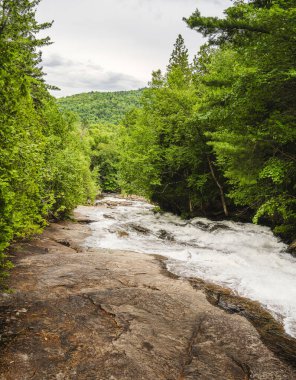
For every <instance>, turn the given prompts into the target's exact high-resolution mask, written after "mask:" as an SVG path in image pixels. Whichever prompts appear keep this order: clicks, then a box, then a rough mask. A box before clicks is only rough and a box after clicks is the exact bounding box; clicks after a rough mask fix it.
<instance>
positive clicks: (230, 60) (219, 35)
mask: <svg viewBox="0 0 296 380" xmlns="http://www.w3.org/2000/svg"><path fill="white" fill-rule="evenodd" d="M184 21H185V22H186V23H187V25H188V26H189V27H190V28H192V29H194V30H196V31H197V32H199V33H201V34H202V35H203V36H204V37H207V38H208V43H207V44H205V45H204V46H203V47H202V48H201V49H200V51H199V52H198V54H197V56H196V57H195V59H194V61H193V62H189V60H188V51H187V49H186V47H185V45H184V40H183V38H182V36H179V37H178V39H177V41H176V44H175V46H174V50H173V53H172V56H171V59H170V62H169V64H168V66H167V70H166V72H164V73H162V72H161V71H155V72H154V73H153V75H152V80H151V83H150V85H149V88H148V89H147V90H145V91H144V94H143V96H142V99H141V107H140V108H138V109H135V110H133V111H132V112H130V113H129V114H128V115H127V116H126V117H125V119H124V122H123V125H124V130H123V132H121V136H120V137H119V139H118V144H119V149H118V152H119V153H118V154H119V156H120V159H119V164H118V180H119V183H120V187H121V188H122V189H123V190H124V191H126V192H128V193H140V194H143V195H145V196H148V197H149V198H150V199H152V200H154V201H156V202H158V203H159V204H160V205H161V206H162V207H163V208H165V209H167V210H172V211H174V212H177V213H179V214H182V215H184V216H185V217H186V216H192V215H204V216H210V217H215V218H216V217H232V218H237V219H240V220H242V219H243V220H249V221H251V220H252V221H253V222H255V223H258V222H261V223H265V224H268V225H270V226H271V227H272V228H273V229H274V231H275V232H276V233H278V234H280V235H281V236H282V237H284V238H285V239H287V240H292V239H295V237H296V147H295V139H296V128H295V127H296V71H295V67H296V43H295V42H296V27H295V26H296V8H295V3H294V1H289V0H288V1H284V0H251V1H248V2H246V1H236V2H235V3H234V5H233V6H231V7H230V8H228V9H227V10H226V11H225V18H221V19H219V18H216V17H202V16H201V14H200V12H199V11H198V10H196V11H195V12H194V13H193V14H192V15H191V16H190V17H189V18H187V19H184Z"/></svg>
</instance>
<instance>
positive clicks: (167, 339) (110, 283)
mask: <svg viewBox="0 0 296 380" xmlns="http://www.w3.org/2000/svg"><path fill="white" fill-rule="evenodd" d="M89 234H90V232H89V230H88V227H87V226H86V225H82V224H71V223H64V224H63V225H59V224H57V225H52V226H51V227H50V228H49V229H47V230H46V231H45V233H44V234H43V235H41V236H40V237H38V238H37V239H36V240H34V242H33V243H32V244H34V245H36V246H37V247H40V246H41V247H42V246H43V245H44V244H47V247H48V253H47V254H44V253H41V252H40V253H38V249H36V250H35V251H34V254H32V253H30V247H28V246H26V247H25V249H24V250H23V251H22V255H19V257H18V258H17V259H16V264H17V266H16V267H15V268H14V270H13V272H12V276H11V278H10V286H11V287H12V288H13V289H14V292H13V293H12V294H11V295H10V297H9V298H7V297H2V296H0V322H1V323H0V335H1V340H0V344H1V350H0V368H1V374H0V379H1V380H27V379H32V380H40V379H67V380H77V379H79V380H89V379H94V380H96V379H97V380H101V379H103V380H110V379H116V380H138V379H141V380H157V379H166V380H181V379H187V380H188V379H195V380H196V379H200V380H215V379H217V380H230V379H233V380H246V379H248V378H250V379H251V378H252V379H260V380H261V379H262V380H263V379H268V380H269V379H272V380H292V379H295V378H296V372H295V370H294V369H293V368H292V367H291V366H290V365H288V364H287V363H285V362H284V361H281V360H280V359H279V358H278V357H277V356H276V355H275V354H274V353H273V352H272V351H271V350H270V349H269V348H267V347H266V345H264V344H263V343H262V341H261V339H260V336H259V334H258V332H257V330H256V329H255V328H254V327H253V326H252V324H251V323H250V322H249V321H248V320H247V319H246V318H245V317H244V316H243V315H240V314H241V313H240V312H235V313H232V314H229V313H227V312H225V311H224V310H222V309H220V308H218V307H216V306H214V305H212V304H211V303H210V302H209V301H208V299H207V297H206V295H205V293H204V290H203V289H198V288H197V289H194V288H193V287H192V285H191V284H190V283H189V282H188V281H185V280H179V279H178V278H177V277H176V276H172V275H170V276H168V275H166V274H165V273H164V270H163V269H162V267H161V265H160V262H159V260H158V259H156V257H153V256H148V255H141V254H137V253H132V252H124V251H119V250H117V251H112V250H98V249H91V250H88V251H83V247H82V245H83V243H84V239H85V237H86V236H88V235H89ZM57 240H65V241H68V242H69V243H70V245H71V246H79V244H80V250H79V252H75V251H74V250H73V249H71V247H67V246H64V245H61V244H58V243H57V242H56V241H57ZM220 301H221V300H220ZM224 301H225V302H226V300H224ZM229 303H231V304H232V305H235V302H234V301H233V300H231V302H230V300H229ZM22 310H23V311H24V310H26V312H21V311H22ZM15 311H18V312H19V316H18V317H17V318H15V319H13V318H11V317H14V316H15Z"/></svg>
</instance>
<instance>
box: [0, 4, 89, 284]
mask: <svg viewBox="0 0 296 380" xmlns="http://www.w3.org/2000/svg"><path fill="white" fill-rule="evenodd" d="M38 3H39V1H38V0H34V1H27V0H19V1H14V0H1V1H0V51H1V55H0V107H1V112H0V124H1V129H0V136H1V138H0V280H1V278H3V277H5V276H6V274H7V268H8V267H9V266H10V264H9V262H8V261H7V260H6V255H5V254H4V252H5V250H6V248H7V247H8V245H9V243H10V242H11V241H12V240H14V239H15V238H22V237H25V236H29V235H32V234H34V233H38V232H40V231H41V230H42V228H43V227H44V226H45V225H46V224H47V222H48V220H52V219H59V218H63V217H66V216H67V215H69V213H70V212H71V210H72V209H73V207H75V206H76V205H77V204H79V203H84V202H87V201H88V200H92V199H93V198H94V196H95V193H96V185H95V182H94V181H93V178H92V173H91V171H90V169H89V166H90V158H89V152H90V146H89V142H88V139H87V136H85V135H84V133H83V131H82V130H81V128H80V126H79V124H78V123H77V121H76V119H75V117H73V115H71V114H69V113H65V114H62V113H61V112H60V111H59V110H58V107H57V104H56V101H55V99H54V98H53V97H52V96H51V95H50V94H49V92H48V87H47V85H46V84H45V83H44V80H43V73H42V69H41V68H40V62H41V57H40V53H39V49H40V47H42V46H44V45H47V44H49V43H50V41H49V39H48V38H45V39H38V38H37V37H36V36H37V34H38V32H40V31H41V30H43V29H46V28H48V27H49V26H50V24H41V25H40V24H38V23H37V21H36V18H35V11H36V6H37V5H38Z"/></svg>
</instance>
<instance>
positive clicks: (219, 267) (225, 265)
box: [78, 196, 296, 337]
mask: <svg viewBox="0 0 296 380" xmlns="http://www.w3.org/2000/svg"><path fill="white" fill-rule="evenodd" d="M78 211H79V210H78ZM88 216H89V217H90V218H91V219H92V220H93V222H92V223H91V224H90V227H91V229H92V236H90V237H89V238H88V239H87V241H86V246H88V247H93V248H107V249H120V250H126V251H135V252H140V253H146V254H159V255H162V256H165V257H167V261H166V265H167V269H168V270H169V271H170V272H172V273H174V274H176V275H178V276H181V277H198V278H201V279H203V280H205V281H209V282H212V283H215V284H218V285H222V286H224V287H228V288H230V289H232V290H233V291H234V292H235V294H237V295H240V296H243V297H247V298H249V299H251V300H254V301H259V302H260V303H261V305H262V306H264V307H265V308H266V309H267V310H269V311H270V312H271V313H272V314H273V316H274V317H275V318H276V319H277V320H279V321H280V322H281V323H282V324H283V326H284V328H285V330H286V332H287V333H288V334H289V335H291V336H293V337H296V258H293V257H292V256H291V255H289V254H288V253H287V246H286V245H285V244H284V243H282V242H280V241H279V240H278V239H277V238H276V237H275V236H274V235H273V234H272V232H271V230H270V229H269V228H267V227H262V226H256V225H253V224H243V223H236V222H231V221H223V222H213V221H210V220H208V219H205V218H194V219H191V220H187V221H185V220H182V219H181V218H179V217H178V216H175V215H173V214H170V213H164V214H160V213H155V212H154V206H153V205H151V204H149V203H147V202H145V201H140V200H131V199H123V198H120V197H114V196H112V197H111V196H109V197H106V198H104V199H103V200H101V201H98V204H97V207H92V208H88Z"/></svg>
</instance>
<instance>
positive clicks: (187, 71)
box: [119, 36, 220, 214]
mask: <svg viewBox="0 0 296 380" xmlns="http://www.w3.org/2000/svg"><path fill="white" fill-rule="evenodd" d="M199 106H200V103H199V98H198V97H197V93H196V88H195V86H194V83H193V72H192V68H191V67H190V65H189V62H188V53H187V49H186V47H185V46H184V41H183V38H182V37H181V36H178V38H177V41H176V44H175V46H174V50H173V53H172V56H171V59H170V64H169V66H168V70H167V72H166V73H165V75H162V73H161V72H160V71H157V72H154V73H153V75H152V81H151V84H150V88H149V89H147V90H145V91H144V93H143V97H142V99H141V108H140V109H138V110H137V111H133V112H131V113H130V114H129V115H128V116H127V118H126V119H125V122H124V124H125V128H126V130H125V134H124V136H123V138H122V140H121V149H120V155H121V160H120V165H119V174H120V184H121V187H122V188H123V189H124V190H125V191H126V192H128V193H134V192H136V193H137V194H141V195H144V196H147V197H150V198H151V199H152V200H154V201H157V202H158V203H159V204H160V205H161V206H162V207H164V208H166V209H170V210H173V211H175V212H178V213H180V214H189V213H191V214H192V213H197V212H201V213H205V212H207V211H208V210H209V205H210V202H211V208H212V209H216V208H219V206H218V204H219V197H220V192H219V190H218V188H217V185H216V183H215V181H214V179H213V176H212V173H211V169H210V166H209V159H210V158H211V148H210V147H209V146H208V145H207V139H206V136H205V134H204V131H203V127H202V124H200V123H199V121H198V120H197V119H196V111H197V109H198V108H199ZM211 159H212V158H211Z"/></svg>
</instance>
